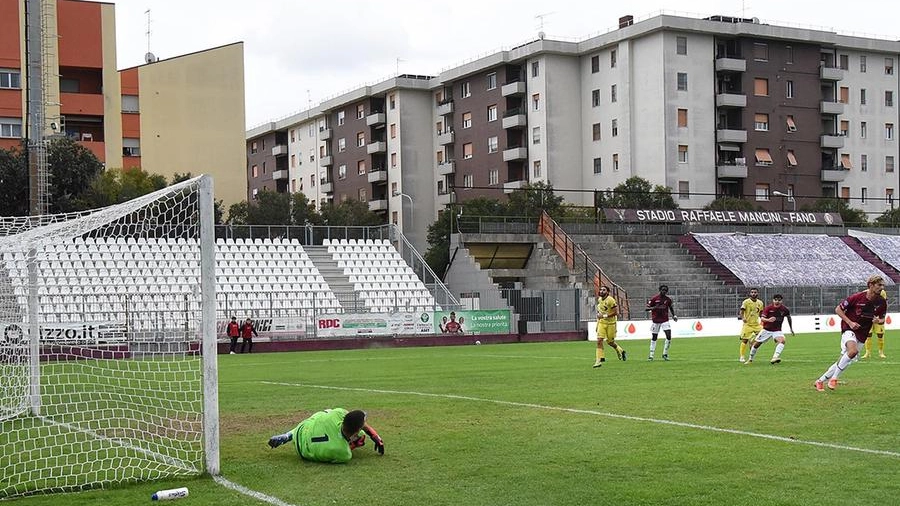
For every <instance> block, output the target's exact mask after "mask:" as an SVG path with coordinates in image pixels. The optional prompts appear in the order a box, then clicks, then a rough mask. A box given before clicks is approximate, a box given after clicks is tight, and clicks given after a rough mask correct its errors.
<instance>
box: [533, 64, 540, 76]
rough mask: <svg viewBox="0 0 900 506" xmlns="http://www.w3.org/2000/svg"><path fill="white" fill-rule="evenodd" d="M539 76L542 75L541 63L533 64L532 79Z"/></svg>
mask: <svg viewBox="0 0 900 506" xmlns="http://www.w3.org/2000/svg"><path fill="white" fill-rule="evenodd" d="M539 75H541V62H539V61H533V62H531V77H537V76H539Z"/></svg>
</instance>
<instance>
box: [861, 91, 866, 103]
mask: <svg viewBox="0 0 900 506" xmlns="http://www.w3.org/2000/svg"><path fill="white" fill-rule="evenodd" d="M859 105H866V89H865V88H860V89H859Z"/></svg>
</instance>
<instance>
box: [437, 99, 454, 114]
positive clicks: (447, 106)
mask: <svg viewBox="0 0 900 506" xmlns="http://www.w3.org/2000/svg"><path fill="white" fill-rule="evenodd" d="M452 113H453V100H445V101H443V102H441V103H439V104H438V106H437V115H438V116H446V115H448V114H452Z"/></svg>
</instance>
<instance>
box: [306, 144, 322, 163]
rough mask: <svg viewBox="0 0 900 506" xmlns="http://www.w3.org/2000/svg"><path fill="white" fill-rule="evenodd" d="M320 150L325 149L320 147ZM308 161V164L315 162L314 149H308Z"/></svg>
mask: <svg viewBox="0 0 900 506" xmlns="http://www.w3.org/2000/svg"><path fill="white" fill-rule="evenodd" d="M322 148H323V150H324V148H325V147H324V146H322ZM309 161H310V162H315V161H316V150H315V148H309Z"/></svg>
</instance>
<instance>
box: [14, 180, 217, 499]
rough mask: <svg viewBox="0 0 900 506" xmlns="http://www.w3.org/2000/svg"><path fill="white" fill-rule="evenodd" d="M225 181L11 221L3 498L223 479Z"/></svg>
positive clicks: (189, 183) (196, 182)
mask: <svg viewBox="0 0 900 506" xmlns="http://www.w3.org/2000/svg"><path fill="white" fill-rule="evenodd" d="M213 227H214V221H213V187H212V178H211V177H210V176H200V177H197V178H194V179H191V180H188V181H184V182H182V183H178V184H175V185H172V186H170V187H167V188H164V189H162V190H160V191H157V192H154V193H152V194H149V195H145V196H143V197H139V198H136V199H134V200H131V201H129V202H125V203H123V204H118V205H114V206H110V207H106V208H102V209H97V210H93V211H88V212H83V213H72V214H66V215H50V216H38V217H15V218H4V217H0V500H2V499H6V498H10V497H16V496H22V495H28V494H36V493H49V492H61V491H71V490H82V489H88V488H103V487H108V486H111V485H114V484H117V483H123V482H134V481H146V480H155V479H160V478H166V477H172V476H179V475H193V474H200V473H204V472H205V473H209V474H213V475H216V474H219V450H218V446H219V420H218V370H217V365H216V364H217V362H216V320H215V304H216V295H215V237H214V229H213Z"/></svg>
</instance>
